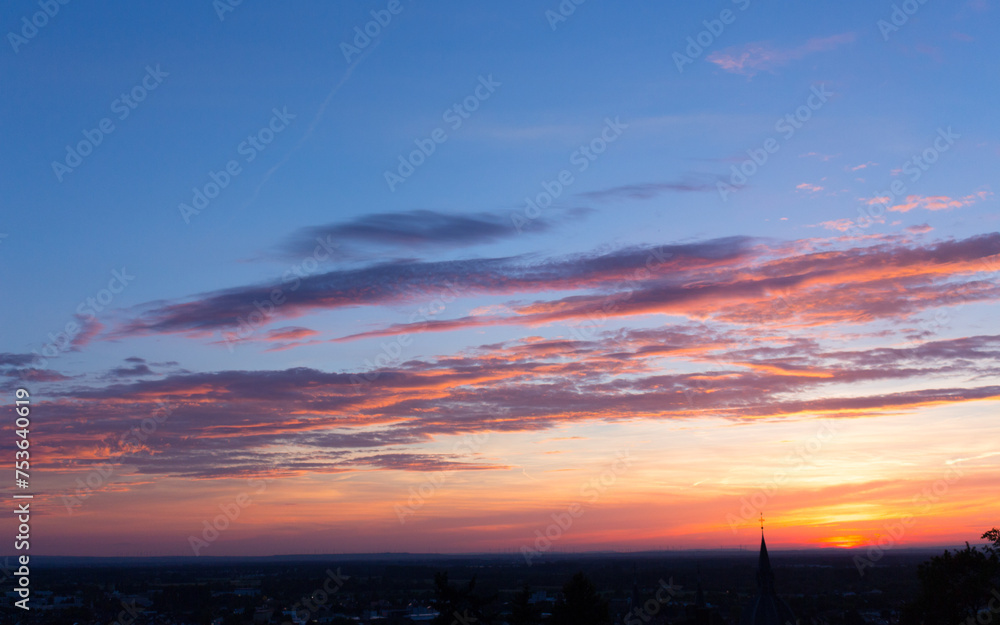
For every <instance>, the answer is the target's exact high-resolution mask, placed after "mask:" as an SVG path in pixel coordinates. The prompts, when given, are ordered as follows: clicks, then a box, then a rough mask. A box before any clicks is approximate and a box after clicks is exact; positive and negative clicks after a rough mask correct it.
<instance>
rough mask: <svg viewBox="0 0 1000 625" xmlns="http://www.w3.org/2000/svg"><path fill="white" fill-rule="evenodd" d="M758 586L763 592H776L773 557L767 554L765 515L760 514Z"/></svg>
mask: <svg viewBox="0 0 1000 625" xmlns="http://www.w3.org/2000/svg"><path fill="white" fill-rule="evenodd" d="M757 588H759V589H760V590H761V591H763V592H774V572H773V571H771V558H770V557H769V556H768V555H767V543H766V542H764V515H763V514H762V515H760V556H758V558H757Z"/></svg>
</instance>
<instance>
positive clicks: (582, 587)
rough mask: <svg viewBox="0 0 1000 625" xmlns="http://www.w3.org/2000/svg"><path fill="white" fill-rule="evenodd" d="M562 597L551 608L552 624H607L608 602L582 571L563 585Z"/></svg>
mask: <svg viewBox="0 0 1000 625" xmlns="http://www.w3.org/2000/svg"><path fill="white" fill-rule="evenodd" d="M562 595H563V596H562V597H560V598H559V601H557V602H556V605H555V607H554V608H553V610H552V625H607V624H609V623H611V618H610V617H609V616H608V603H607V601H604V600H603V599H601V597H600V596H599V595H598V594H597V589H596V588H594V585H593V584H592V583H591V582H590V580H589V579H588V578H587V576H586V575H584V574H583V573H582V572H581V573H577V574H576V575H574V576H573V579H571V580H569V582H567V583H566V585H565V586H563V590H562Z"/></svg>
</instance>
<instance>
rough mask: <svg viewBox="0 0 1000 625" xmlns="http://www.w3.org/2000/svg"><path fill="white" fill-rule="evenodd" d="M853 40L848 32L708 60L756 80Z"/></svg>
mask: <svg viewBox="0 0 1000 625" xmlns="http://www.w3.org/2000/svg"><path fill="white" fill-rule="evenodd" d="M854 40H855V34H854V33H851V32H848V33H841V34H839V35H832V36H829V37H816V38H813V39H810V40H808V41H806V42H805V43H804V44H802V45H800V46H797V47H794V48H784V49H782V48H776V47H774V46H772V45H770V44H768V43H763V42H761V43H750V44H746V45H743V46H734V47H730V48H726V49H725V50H720V51H718V52H713V53H712V54H710V55H709V56H708V61H709V62H711V63H715V64H716V65H718V66H719V67H721V68H722V69H723V70H725V71H727V72H731V73H734V74H742V75H744V76H754V75H756V74H758V73H760V72H762V71H771V70H773V69H774V68H776V67H781V66H782V65H787V64H788V63H790V62H792V61H795V60H798V59H801V58H803V57H805V56H807V55H810V54H813V53H816V52H827V51H830V50H834V49H836V48H838V47H840V46H842V45H845V44H848V43H851V42H853V41H854Z"/></svg>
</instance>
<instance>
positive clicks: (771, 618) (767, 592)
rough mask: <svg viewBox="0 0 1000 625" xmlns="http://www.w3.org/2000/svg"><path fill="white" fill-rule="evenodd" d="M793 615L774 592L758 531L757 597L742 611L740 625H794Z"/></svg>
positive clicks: (761, 533) (772, 573)
mask: <svg viewBox="0 0 1000 625" xmlns="http://www.w3.org/2000/svg"><path fill="white" fill-rule="evenodd" d="M795 623H796V620H795V614H793V613H792V609H791V608H789V607H788V604H786V603H785V602H784V601H782V600H781V598H780V597H778V595H777V593H776V592H775V590H774V572H773V571H772V570H771V558H770V557H768V555H767V543H765V542H764V528H763V526H761V530H760V556H759V557H758V558H757V596H756V597H754V599H753V601H752V602H751V603H750V605H748V606H747V607H746V608H745V609H744V610H743V616H742V618H741V619H740V625H795Z"/></svg>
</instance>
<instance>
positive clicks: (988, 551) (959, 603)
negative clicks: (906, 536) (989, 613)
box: [901, 529, 1000, 625]
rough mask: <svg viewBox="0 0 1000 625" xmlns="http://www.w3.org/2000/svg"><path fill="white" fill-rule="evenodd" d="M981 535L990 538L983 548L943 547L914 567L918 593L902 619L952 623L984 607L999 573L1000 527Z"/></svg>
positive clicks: (943, 624)
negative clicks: (918, 584)
mask: <svg viewBox="0 0 1000 625" xmlns="http://www.w3.org/2000/svg"><path fill="white" fill-rule="evenodd" d="M981 538H985V539H989V540H992V541H993V544H991V545H986V546H984V547H982V548H979V547H971V546H969V543H965V549H962V550H959V551H955V552H954V553H952V552H951V551H948V550H945V552H944V553H943V554H941V555H940V556H934V557H933V558H931V559H930V560H928V561H927V562H924V563H923V564H921V565H920V567H919V568H918V569H917V577H918V578H919V580H920V594H919V595H918V596H917V598H916V600H915V601H914V602H912V603H911V604H909V605H908V606H907V607H906V609H905V610H904V611H903V615H902V618H901V622H902V623H904V624H906V625H910V624H920V623H922V624H923V625H955V624H956V623H962V622H965V621H967V619H968V618H969V617H972V619H973V622H975V620H976V619H975V617H976V614H977V612H978V611H979V610H981V609H983V608H985V607H986V606H987V605H988V603H989V600H990V598H991V592H990V591H991V590H993V589H994V587H995V585H996V583H997V579H998V577H1000V542H998V539H1000V530H997V529H992V530H990V531H988V532H986V533H984V534H983V535H982V536H981Z"/></svg>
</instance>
